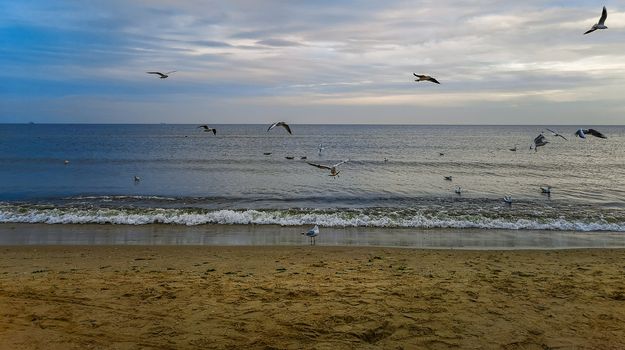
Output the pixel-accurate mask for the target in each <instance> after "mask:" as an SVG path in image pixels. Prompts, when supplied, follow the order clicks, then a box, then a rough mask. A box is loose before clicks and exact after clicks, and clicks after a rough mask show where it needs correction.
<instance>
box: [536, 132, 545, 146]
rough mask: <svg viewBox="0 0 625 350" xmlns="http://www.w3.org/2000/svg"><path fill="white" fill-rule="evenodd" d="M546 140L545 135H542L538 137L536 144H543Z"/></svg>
mask: <svg viewBox="0 0 625 350" xmlns="http://www.w3.org/2000/svg"><path fill="white" fill-rule="evenodd" d="M544 139H545V135H543V134H540V135H538V136H536V138H535V139H534V144H539V143H541V142H542V141H543V140H544Z"/></svg>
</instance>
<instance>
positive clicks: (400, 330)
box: [0, 246, 625, 349]
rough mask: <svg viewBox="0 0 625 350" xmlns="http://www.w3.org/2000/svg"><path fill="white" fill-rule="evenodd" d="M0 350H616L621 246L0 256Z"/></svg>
mask: <svg viewBox="0 0 625 350" xmlns="http://www.w3.org/2000/svg"><path fill="white" fill-rule="evenodd" d="M0 252H1V254H0V348H2V349H150V348H153V349H213V348H214V349H244V348H247V349H299V348H310V349H366V348H369V349H374V348H381V349H448V348H463V349H464V348H468V349H480V348H494V349H623V348H625V283H624V282H625V250H622V249H584V250H555V251H549V250H540V251H462V250H416V249H401V248H374V247H348V248H345V247H344V248H341V247H309V246H305V247H214V246H213V247H202V246H186V247H185V246H151V247H146V246H19V247H18V246H16V247H9V246H6V247H2V248H0Z"/></svg>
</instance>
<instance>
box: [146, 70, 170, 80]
mask: <svg viewBox="0 0 625 350" xmlns="http://www.w3.org/2000/svg"><path fill="white" fill-rule="evenodd" d="M174 72H176V71H175V70H172V71H170V72H167V73H161V72H146V73H148V74H156V75H158V76H159V78H161V79H166V78H167V77H169V74H171V73H174Z"/></svg>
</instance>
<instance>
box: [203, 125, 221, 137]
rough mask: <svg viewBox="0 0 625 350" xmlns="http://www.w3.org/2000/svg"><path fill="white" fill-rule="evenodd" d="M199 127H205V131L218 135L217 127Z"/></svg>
mask: <svg viewBox="0 0 625 350" xmlns="http://www.w3.org/2000/svg"><path fill="white" fill-rule="evenodd" d="M198 128H204V132H211V131H212V132H213V135H217V129H214V128H209V127H208V125H200V126H198Z"/></svg>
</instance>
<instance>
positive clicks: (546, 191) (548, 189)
mask: <svg viewBox="0 0 625 350" xmlns="http://www.w3.org/2000/svg"><path fill="white" fill-rule="evenodd" d="M540 192H541V193H543V194H548V195H550V194H551V186H545V187H541V188H540Z"/></svg>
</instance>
